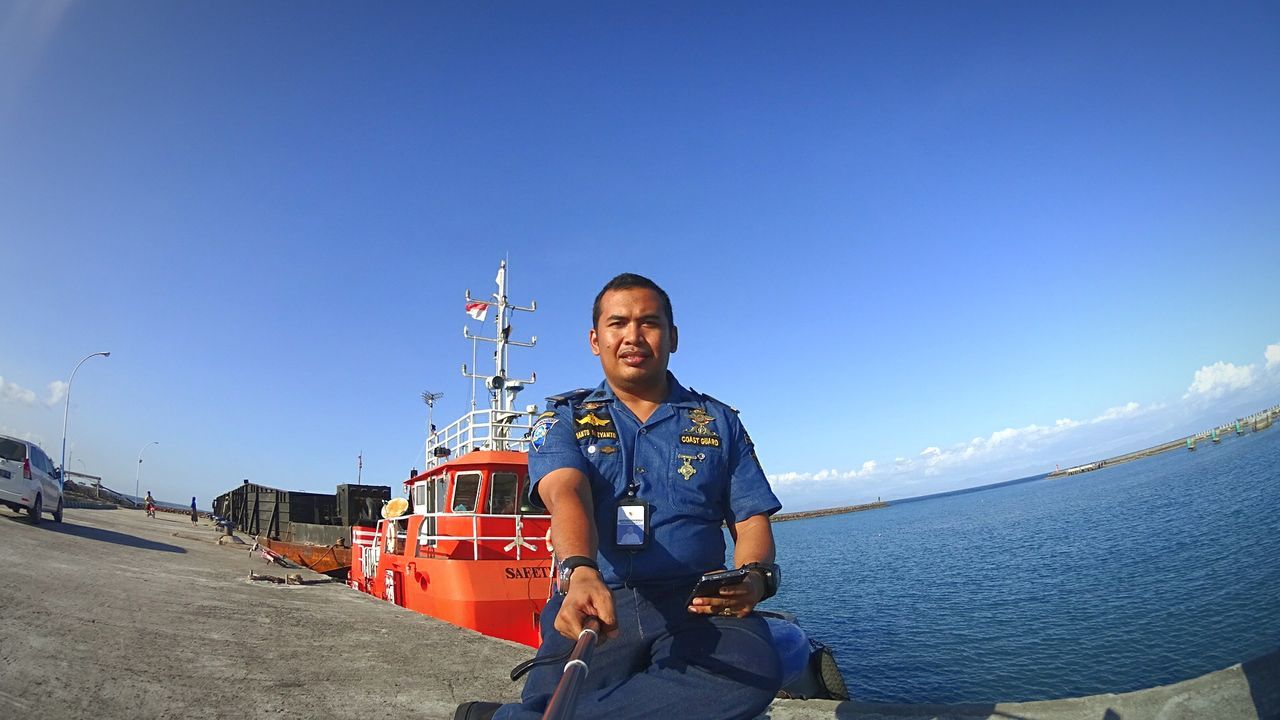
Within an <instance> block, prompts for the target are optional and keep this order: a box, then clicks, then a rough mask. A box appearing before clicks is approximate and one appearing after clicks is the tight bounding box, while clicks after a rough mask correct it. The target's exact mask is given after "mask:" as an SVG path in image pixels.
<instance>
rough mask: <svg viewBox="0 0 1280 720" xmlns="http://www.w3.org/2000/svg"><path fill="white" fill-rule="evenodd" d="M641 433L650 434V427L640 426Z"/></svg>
mask: <svg viewBox="0 0 1280 720" xmlns="http://www.w3.org/2000/svg"><path fill="white" fill-rule="evenodd" d="M640 434H641V435H648V434H649V428H640Z"/></svg>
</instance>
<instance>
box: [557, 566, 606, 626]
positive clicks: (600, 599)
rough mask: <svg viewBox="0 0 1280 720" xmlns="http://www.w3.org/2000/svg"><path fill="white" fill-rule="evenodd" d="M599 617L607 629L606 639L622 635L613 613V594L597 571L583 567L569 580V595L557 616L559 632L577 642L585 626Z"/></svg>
mask: <svg viewBox="0 0 1280 720" xmlns="http://www.w3.org/2000/svg"><path fill="white" fill-rule="evenodd" d="M591 616H595V617H596V618H598V619H599V620H600V624H601V625H603V626H604V637H602V638H600V642H604V640H605V638H609V637H613V636H614V635H617V634H618V620H617V618H616V617H615V616H614V613H613V593H611V592H609V588H608V587H607V586H606V585H605V584H604V581H603V580H601V579H600V573H599V572H598V571H597V570H594V569H592V568H589V567H586V566H583V567H579V568H576V569H575V570H574V571H573V576H572V577H570V578H569V592H568V594H566V595H565V596H564V601H563V602H562V603H561V604H560V612H558V613H556V630H557V631H558V632H559V633H560V634H561V635H563V636H565V637H566V638H568V639H570V640H574V641H576V640H577V639H578V635H580V634H581V633H582V626H583V623H584V622H585V621H586V619H587V618H588V617H591Z"/></svg>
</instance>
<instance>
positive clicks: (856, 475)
mask: <svg viewBox="0 0 1280 720" xmlns="http://www.w3.org/2000/svg"><path fill="white" fill-rule="evenodd" d="M875 471H876V461H875V460H868V461H866V462H864V463H862V467H860V468H858V469H857V470H836V469H834V468H832V469H828V470H819V471H818V472H814V473H798V472H788V473H780V474H777V475H770V476H769V482H770V483H772V484H773V485H795V484H798V483H810V482H813V483H820V482H828V481H832V480H859V479H862V478H865V477H867V476H868V475H871V474H872V473H874V472H875Z"/></svg>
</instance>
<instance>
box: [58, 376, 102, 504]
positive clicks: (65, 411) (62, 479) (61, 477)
mask: <svg viewBox="0 0 1280 720" xmlns="http://www.w3.org/2000/svg"><path fill="white" fill-rule="evenodd" d="M99 355H101V356H102V357H111V353H109V352H96V353H89V354H88V355H85V356H84V357H83V358H80V362H78V363H76V366H75V367H74V368H73V369H72V370H71V377H70V378H68V379H67V397H66V404H65V405H63V406H62V464H60V465H59V466H58V489H59V490H61V489H62V488H63V487H64V486H65V485H66V484H67V480H66V468H67V416H68V415H69V414H71V383H73V382H75V379H76V370H79V369H80V366H81V365H83V364H84V361H85V360H88V359H89V358H91V357H97V356H99Z"/></svg>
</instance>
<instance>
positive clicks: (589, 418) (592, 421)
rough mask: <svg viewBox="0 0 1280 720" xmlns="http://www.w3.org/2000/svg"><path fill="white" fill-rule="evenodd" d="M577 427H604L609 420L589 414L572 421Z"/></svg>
mask: <svg viewBox="0 0 1280 720" xmlns="http://www.w3.org/2000/svg"><path fill="white" fill-rule="evenodd" d="M574 422H576V423H578V424H579V425H594V426H595V427H605V426H606V425H608V424H609V418H602V417H596V414H595V413H593V412H589V413H587V414H586V415H583V416H582V417H580V418H578V419H577V420H574Z"/></svg>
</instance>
